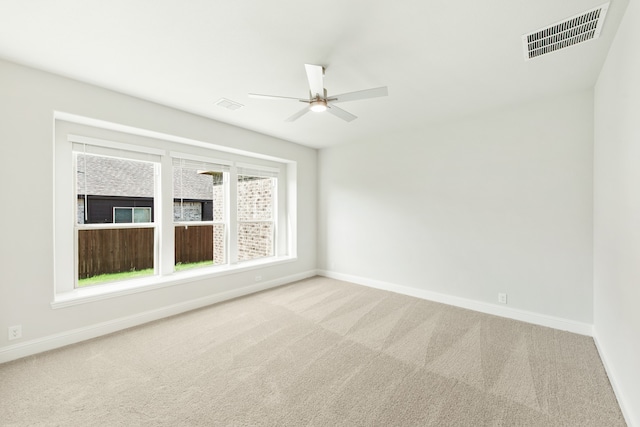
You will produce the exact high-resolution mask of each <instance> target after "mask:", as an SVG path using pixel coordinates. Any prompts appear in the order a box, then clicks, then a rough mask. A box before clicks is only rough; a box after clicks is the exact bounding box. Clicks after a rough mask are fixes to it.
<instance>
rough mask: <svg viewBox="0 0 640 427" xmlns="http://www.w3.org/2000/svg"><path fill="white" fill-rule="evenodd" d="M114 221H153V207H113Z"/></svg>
mask: <svg viewBox="0 0 640 427" xmlns="http://www.w3.org/2000/svg"><path fill="white" fill-rule="evenodd" d="M113 222H116V223H131V222H151V208H122V207H120V208H113Z"/></svg>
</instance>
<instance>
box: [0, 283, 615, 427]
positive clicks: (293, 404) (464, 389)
mask: <svg viewBox="0 0 640 427" xmlns="http://www.w3.org/2000/svg"><path fill="white" fill-rule="evenodd" d="M0 424H1V425H3V426H12V425H17V426H22V425H47V426H48V425H55V426H58V425H60V426H120V425H122V426H136V425H150V426H153V425H162V426H183V425H187V426H188V425H202V426H227V425H229V426H248V425H251V426H260V425H269V426H285V425H286V426H307V425H311V426H338V425H344V426H373V425H376V426H621V425H624V421H623V418H622V416H621V413H620V410H619V408H618V406H617V403H616V399H615V397H614V395H613V392H612V389H611V386H610V384H609V382H608V379H607V376H606V374H605V371H604V369H603V367H602V363H601V361H600V359H599V358H598V355H597V351H596V348H595V346H594V343H593V340H592V339H591V338H588V337H584V336H580V335H575V334H571V333H567V332H560V331H556V330H553V329H548V328H543V327H539V326H533V325H529V324H526V323H521V322H516V321H511V320H506V319H502V318H498V317H494V316H489V315H485V314H480V313H476V312H473V311H468V310H463V309H458V308H454V307H449V306H446V305H442V304H437V303H432V302H428V301H423V300H419V299H416V298H411V297H407V296H403V295H397V294H393V293H390V292H384V291H379V290H375V289H368V288H366V287H361V286H358V285H353V284H350V283H345V282H339V281H336V280H331V279H326V278H320V277H316V278H312V279H309V280H305V281H301V282H298V283H294V284H291V285H287V286H284V287H280V288H277V289H274V290H270V291H265V292H262V293H259V294H255V295H252V296H248V297H245V298H240V299H237V300H234V301H229V302H226V303H221V304H218V305H215V306H211V307H208V308H205V309H201V310H196V311H193V312H190V313H186V314H183V315H180V316H176V317H172V318H169V319H165V320H161V321H157V322H153V323H150V324H147V325H144V326H140V327H137V328H132V329H129V330H126V331H123V332H120V333H116V334H112V335H109V336H106V337H102V338H98V339H94V340H91V341H87V342H84V343H80V344H76V345H73V346H70V347H66V348H63V349H59V350H55V351H51V352H48V353H43V354H40V355H36V356H31V357H28V358H25V359H21V360H18V361H14V362H10V363H6V364H3V365H0Z"/></svg>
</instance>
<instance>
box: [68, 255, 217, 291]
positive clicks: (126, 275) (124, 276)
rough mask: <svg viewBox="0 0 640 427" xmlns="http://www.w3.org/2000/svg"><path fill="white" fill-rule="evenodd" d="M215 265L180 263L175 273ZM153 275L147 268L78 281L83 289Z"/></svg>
mask: <svg viewBox="0 0 640 427" xmlns="http://www.w3.org/2000/svg"><path fill="white" fill-rule="evenodd" d="M208 265H213V260H209V261H200V262H190V263H186V264H182V263H178V264H176V266H175V271H183V270H189V269H191V268H198V267H206V266H208ZM151 275H153V268H146V269H144V270H134V271H123V272H120V273H109V274H99V275H97V276H91V277H87V278H86V279H78V287H79V288H82V287H85V286H91V285H101V284H104V283H108V282H116V281H120V280H128V279H134V278H136V277H144V276H151Z"/></svg>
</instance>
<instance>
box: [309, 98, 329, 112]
mask: <svg viewBox="0 0 640 427" xmlns="http://www.w3.org/2000/svg"><path fill="white" fill-rule="evenodd" d="M310 105H311V106H310V107H309V109H310V110H311V111H313V112H314V113H322V112H323V111H327V101H325V100H324V99H316V100H315V101H313V102H311V104H310Z"/></svg>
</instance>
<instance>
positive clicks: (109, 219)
mask: <svg viewBox="0 0 640 427" xmlns="http://www.w3.org/2000/svg"><path fill="white" fill-rule="evenodd" d="M76 148H77V150H76V151H75V153H74V157H75V162H74V163H75V170H76V218H77V222H76V239H77V240H76V243H77V244H76V247H77V251H78V252H77V286H78V287H83V286H88V285H95V284H102V283H107V282H112V281H116V280H124V279H128V278H133V277H139V276H148V275H153V274H154V258H155V253H156V249H155V238H154V236H155V223H154V221H153V206H154V200H155V197H156V196H155V193H156V190H155V188H156V183H155V175H156V173H155V171H156V167H159V166H158V165H156V164H155V163H153V162H147V161H140V160H134V159H127V158H122V157H114V156H104V155H98V154H89V153H87V147H85V146H78V147H76ZM107 151H108V150H107ZM134 224H135V225H134Z"/></svg>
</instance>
